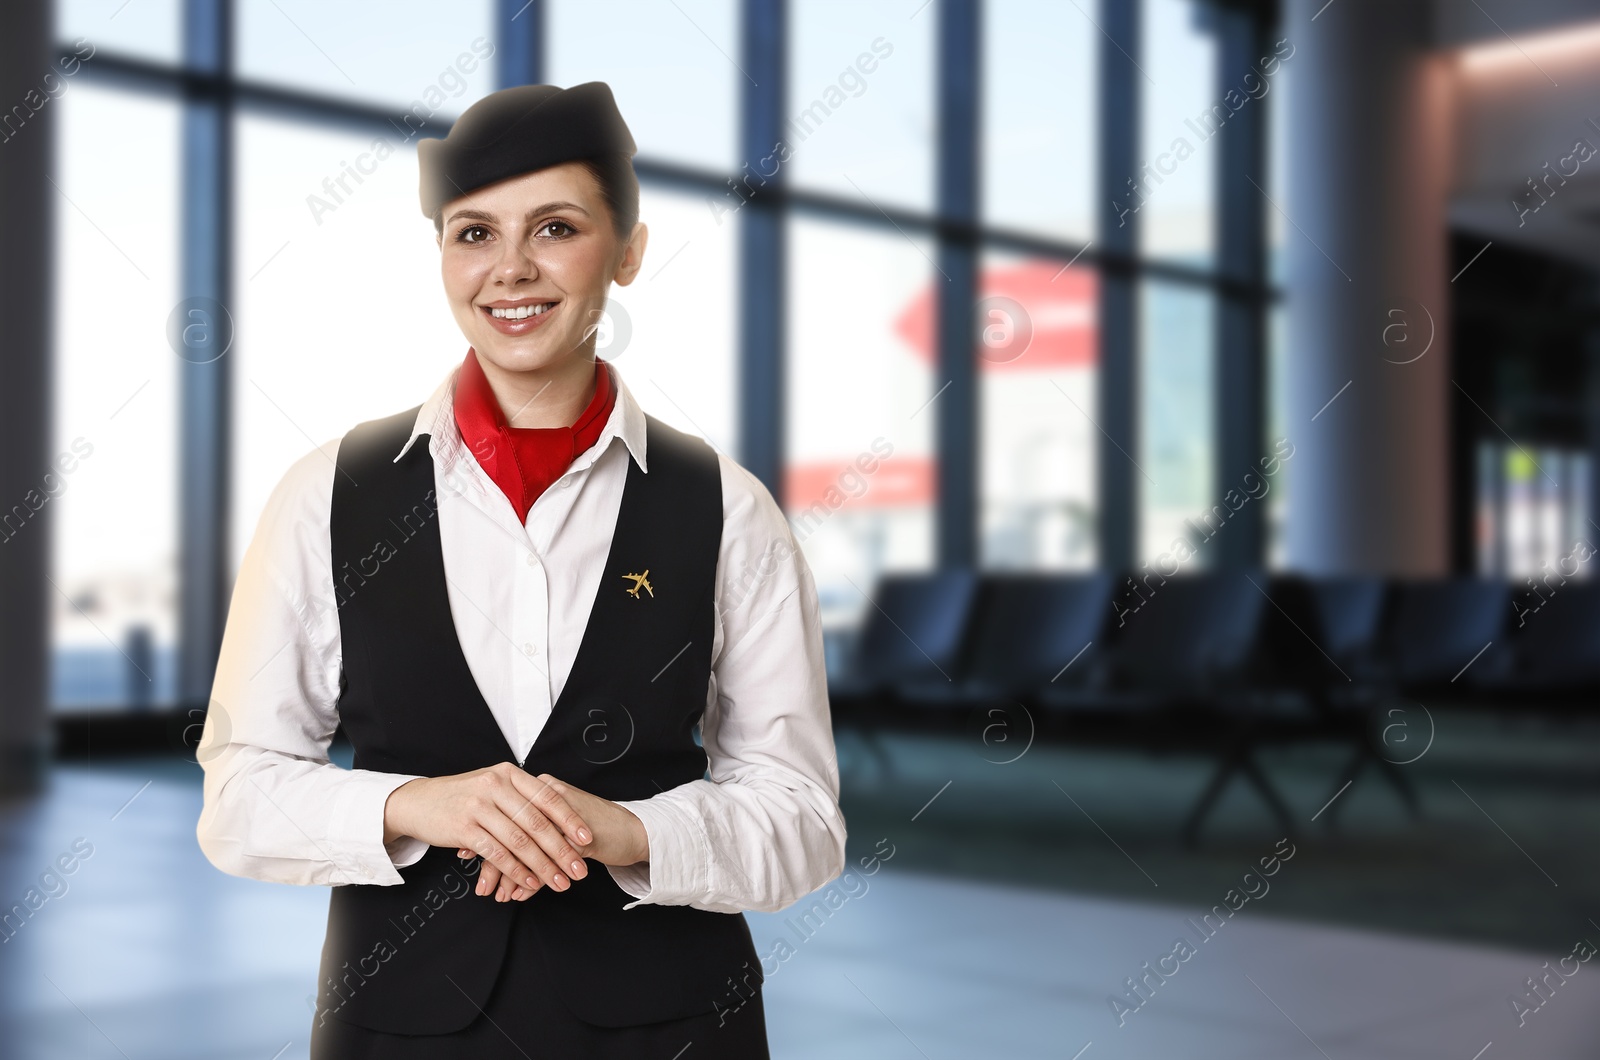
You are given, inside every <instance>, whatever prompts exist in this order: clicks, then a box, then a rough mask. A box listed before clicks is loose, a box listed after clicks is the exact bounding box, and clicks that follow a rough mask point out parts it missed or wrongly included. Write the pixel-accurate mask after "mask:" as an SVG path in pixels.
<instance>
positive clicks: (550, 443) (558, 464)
mask: <svg viewBox="0 0 1600 1060" xmlns="http://www.w3.org/2000/svg"><path fill="white" fill-rule="evenodd" d="M594 375H595V386H594V397H593V398H592V399H590V401H589V406H588V407H587V408H585V409H584V410H583V411H582V412H581V413H579V414H578V419H577V422H575V423H573V424H572V425H571V426H570V427H511V426H508V425H507V424H506V417H505V413H503V412H501V411H500V402H499V401H498V400H497V399H496V398H495V396H494V389H493V388H492V387H491V386H490V385H489V380H488V378H487V377H486V376H485V375H484V374H483V367H482V366H481V365H480V364H478V354H477V351H476V350H474V349H472V348H471V347H468V348H467V358H466V360H465V361H463V362H462V364H461V371H460V373H459V374H458V375H457V377H456V393H455V401H454V411H455V417H456V426H457V427H459V428H460V429H461V440H462V441H463V442H464V443H466V446H467V448H468V449H469V450H471V452H472V455H473V456H474V457H476V458H477V460H478V464H479V466H481V467H482V468H483V470H484V471H486V472H488V475H489V477H490V478H492V479H493V480H494V483H495V485H497V486H499V487H500V491H501V492H502V493H504V494H505V495H506V499H507V500H509V501H510V502H511V506H512V507H513V508H515V509H516V512H517V518H518V519H520V520H522V521H523V522H524V523H526V522H527V521H528V509H530V508H532V507H533V502H534V501H535V500H537V499H538V498H539V495H540V494H541V493H543V492H544V491H545V488H546V487H548V486H549V485H550V483H552V482H554V481H555V480H556V479H558V478H560V477H561V475H562V472H564V471H566V470H567V468H569V467H571V466H572V461H573V460H574V459H576V458H577V456H578V454H579V453H582V452H584V451H585V450H587V449H589V448H590V447H591V446H593V445H594V444H595V442H597V441H599V439H600V431H601V430H602V429H603V428H604V427H605V425H606V421H607V420H608V419H610V417H611V408H612V406H613V405H614V404H616V397H617V392H616V388H615V387H614V386H612V383H611V372H610V371H609V370H608V369H607V368H606V366H605V362H604V361H602V360H600V359H598V358H596V360H595V365H594Z"/></svg>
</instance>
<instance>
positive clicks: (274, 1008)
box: [0, 763, 1600, 1060]
mask: <svg viewBox="0 0 1600 1060" xmlns="http://www.w3.org/2000/svg"><path fill="white" fill-rule="evenodd" d="M185 770H187V771H190V772H192V773H193V774H194V775H193V776H192V777H187V776H186V772H185ZM130 800H131V801H130ZM199 800H200V789H199V784H198V769H197V767H195V766H194V765H193V763H189V764H188V765H187V766H184V765H183V764H182V763H174V764H173V765H171V766H162V767H157V766H153V765H152V766H150V767H149V768H145V769H141V768H139V767H138V766H123V767H119V768H117V769H116V770H95V771H89V770H85V769H80V768H68V769H61V770H58V771H57V773H56V775H55V779H54V782H53V785H52V789H51V790H50V792H49V793H48V794H47V795H46V796H44V797H43V798H41V799H38V800H35V801H32V802H29V803H24V804H17V805H13V806H11V807H9V808H8V809H6V810H5V811H4V813H3V815H0V835H3V837H4V840H5V842H4V847H3V849H4V856H3V858H0V901H3V902H4V904H5V905H6V906H10V905H11V904H13V903H15V902H17V901H19V900H20V899H21V898H22V896H23V895H24V894H25V893H26V891H27V889H28V888H29V887H30V886H36V885H38V882H39V881H38V877H39V875H40V874H41V873H42V872H45V871H46V869H47V866H49V865H50V864H51V863H53V862H55V860H56V859H57V858H58V857H59V856H60V855H61V854H63V853H67V852H69V851H70V850H71V849H72V847H73V843H74V842H75V841H76V840H78V839H79V838H81V839H82V840H84V841H85V842H86V843H88V844H90V845H91V846H92V849H93V852H92V853H91V854H89V855H88V856H87V857H85V858H82V860H81V862H80V864H79V865H78V866H77V868H76V871H74V872H73V873H72V874H71V875H70V876H65V877H63V878H62V880H63V882H64V883H65V885H66V886H65V888H64V889H63V888H62V887H61V886H59V885H52V886H51V888H50V889H51V891H53V892H54V893H55V897H52V898H50V899H49V900H48V901H47V902H46V903H45V904H44V905H43V906H42V907H41V908H40V909H39V910H38V911H37V913H36V914H35V916H34V917H33V918H32V919H31V920H30V921H28V922H27V923H26V924H25V925H24V926H23V927H22V928H21V929H20V930H18V931H17V933H16V935H15V936H14V937H13V938H11V939H10V940H9V941H8V942H6V943H4V944H3V945H0V984H3V988H0V1056H4V1057H5V1058H7V1060H47V1058H48V1060H61V1058H72V1060H93V1058H100V1057H105V1058H108V1060H109V1058H117V1057H123V1058H126V1060H146V1058H149V1060H157V1058H159V1060H188V1058H194V1060H202V1058H203V1060H234V1058H238V1060H274V1058H278V1060H289V1058H294V1057H304V1056H306V1055H307V1040H306V1039H307V1032H308V1030H309V1027H310V1021H311V1015H312V1011H311V1005H310V1002H309V997H310V995H311V993H312V990H313V985H314V971H315V966H316V958H317V954H318V951H319V947H320V945H321V941H322V931H323V927H324V917H325V914H326V909H327V892H326V890H323V889H313V888H306V889H301V888H294V887H285V886H278V885H273V884H265V883H259V882H256V881H251V880H242V879H236V878H233V877H229V876H225V875H223V874H221V873H219V872H217V871H216V870H215V869H214V868H212V867H211V865H210V864H209V863H208V862H207V861H206V860H205V858H204V857H203V856H202V855H201V853H200V851H199V849H198V848H197V847H196V845H195V842H194V822H195V819H196V816H197V814H198V812H199ZM79 849H84V848H83V847H82V846H80V848H79ZM1298 867H1300V866H1297V865H1296V864H1295V863H1294V862H1292V861H1291V862H1290V863H1288V864H1286V865H1284V866H1283V868H1282V870H1281V872H1282V876H1280V877H1279V881H1280V883H1288V882H1289V881H1290V879H1291V877H1292V874H1293V872H1294V871H1295V870H1296V868H1298ZM830 887H832V888H834V889H836V892H837V894H836V895H835V901H834V902H833V903H832V907H831V908H830V906H829V903H826V902H823V903H822V908H823V910H825V912H819V913H816V914H814V918H813V923H814V926H813V927H812V928H811V929H810V931H809V933H807V932H806V931H804V930H800V931H797V929H796V926H795V925H796V924H797V923H798V921H799V917H800V914H801V913H802V912H803V907H807V906H809V905H810V904H811V903H810V902H809V901H807V902H804V903H801V905H800V906H797V907H794V908H791V909H790V910H787V911H785V912H783V913H779V914H772V915H766V914H751V915H750V917H749V919H750V924H751V930H752V932H753V934H754V936H755V939H756V945H757V949H758V951H759V952H761V953H762V954H764V955H765V954H771V953H775V952H778V949H777V946H776V944H777V940H778V939H780V938H785V939H787V940H788V943H789V952H788V954H787V957H786V958H785V959H781V960H780V959H778V958H776V957H774V958H773V959H772V960H769V961H768V969H769V974H770V978H769V986H768V993H767V1002H766V1004H767V1013H768V1026H769V1028H770V1036H771V1040H772V1043H773V1055H774V1056H775V1057H781V1058H792V1060H799V1058H809V1057H817V1058H827V1060H851V1058H856V1057H860V1058H868V1057H870V1058H872V1060H897V1058H905V1060H917V1058H918V1057H923V1058H926V1060H946V1058H948V1060H955V1058H958V1057H962V1058H966V1057H984V1058H987V1057H1016V1058H1028V1057H1040V1058H1046V1057H1048V1058H1053V1060H1073V1058H1074V1057H1081V1058H1082V1060H1110V1058H1114V1057H1126V1058H1137V1060H1150V1058H1173V1060H1180V1058H1181V1060H1204V1058H1211V1057H1215V1058H1224V1057H1225V1058H1228V1060H1246V1058H1261V1060H1295V1058H1305V1060H1317V1058H1318V1057H1322V1058H1324V1060H1367V1058H1370V1060H1409V1058H1413V1057H1415V1058H1418V1060H1421V1058H1447V1060H1474V1058H1475V1057H1479V1056H1481V1057H1482V1060H1503V1058H1509V1057H1528V1058H1535V1057H1537V1058H1540V1060H1564V1058H1571V1060H1592V1058H1594V1057H1596V1056H1600V961H1597V962H1593V963H1592V964H1586V965H1582V966H1580V970H1579V971H1578V972H1577V974H1576V975H1575V976H1573V978H1572V979H1571V980H1570V981H1569V982H1567V983H1566V984H1565V985H1563V986H1561V987H1559V988H1558V989H1557V990H1556V991H1555V992H1554V994H1553V996H1552V998H1551V999H1550V1000H1549V1001H1548V1003H1546V1004H1545V1006H1544V1007H1543V1008H1542V1009H1541V1010H1540V1011H1538V1012H1536V1013H1535V1014H1534V1015H1532V1016H1531V1017H1529V1018H1528V1020H1527V1026H1525V1027H1519V1026H1518V1024H1517V1019H1516V1017H1515V1016H1514V1015H1513V1014H1512V1011H1511V1008H1510V1006H1509V1004H1508V1002H1507V997H1508V996H1509V995H1511V994H1513V993H1514V992H1515V993H1520V991H1519V986H1520V984H1522V982H1523V980H1524V979H1525V978H1526V977H1527V976H1529V975H1533V974H1535V973H1536V972H1539V973H1542V971H1543V969H1542V968H1541V965H1542V963H1543V962H1544V961H1546V960H1549V961H1551V962H1552V963H1553V962H1554V961H1555V959H1556V958H1558V957H1559V956H1562V953H1560V952H1550V953H1516V952H1509V951H1503V950H1492V949H1486V948H1481V947H1470V946H1458V945H1450V944H1446V943H1437V942H1418V941H1413V940H1403V939H1400V938H1396V937H1393V936H1387V935H1382V934H1378V933H1372V932H1357V931H1352V930H1348V929H1332V928H1324V927H1317V926H1312V925H1306V924H1300V923H1296V922H1294V921H1288V920H1284V919H1281V918H1276V917H1272V916H1267V915H1255V914H1257V913H1259V912H1260V911H1261V910H1260V909H1258V908H1252V907H1253V906H1258V905H1259V906H1260V907H1265V906H1266V905H1268V904H1269V903H1271V901H1272V898H1273V896H1272V894H1271V893H1270V892H1269V893H1268V894H1266V895H1264V896H1263V897H1262V898H1260V899H1257V900H1256V901H1255V902H1252V903H1250V904H1247V905H1245V906H1244V908H1243V909H1241V910H1240V911H1239V913H1238V914H1237V915H1236V916H1235V917H1234V918H1233V920H1231V921H1230V922H1229V923H1228V924H1227V925H1226V926H1225V927H1223V928H1222V929H1221V930H1220V931H1219V932H1218V933H1217V934H1216V935H1215V937H1213V938H1211V939H1209V940H1208V941H1201V936H1200V935H1199V933H1198V932H1197V931H1196V930H1195V928H1194V927H1193V926H1191V925H1190V924H1189V923H1188V922H1187V921H1186V918H1188V917H1195V918H1197V919H1198V917H1199V915H1200V913H1201V912H1202V911H1203V910H1202V909H1201V908H1200V907H1198V906H1194V907H1191V906H1186V905H1183V904H1178V905H1174V906H1164V905H1160V904H1151V903H1149V902H1139V903H1133V902H1121V901H1116V900H1110V899H1087V898H1078V897H1072V896H1067V895H1062V894H1058V893H1052V892H1047V891H1043V890H1032V889H1025V888H1020V887H1011V886H1004V885H998V884H987V883H972V882H956V881H951V880H948V879H943V878H939V877H935V876H931V875H925V874H921V873H918V872H912V871H908V870H906V869H904V868H902V867H897V866H895V865H894V864H893V862H892V861H891V862H889V863H888V864H886V865H884V866H883V867H882V868H881V869H880V870H879V871H877V872H876V873H874V874H872V875H870V876H862V875H859V874H856V873H854V872H853V873H852V874H851V875H850V876H847V877H846V878H843V879H841V880H840V881H836V882H835V883H834V884H832V885H830ZM826 890H827V888H824V891H826ZM1220 897H1221V896H1220V895H1219V899H1220ZM1596 914H1597V917H1596V918H1597V919H1600V909H1597V910H1596ZM1576 930H1577V929H1575V931H1576ZM1588 934H1589V937H1590V938H1591V939H1594V940H1595V941H1600V927H1596V928H1595V930H1593V931H1590V932H1588ZM1179 935H1183V936H1186V937H1187V938H1188V939H1189V940H1190V941H1191V942H1193V943H1194V945H1195V948H1196V951H1197V952H1195V953H1194V955H1193V956H1192V957H1190V958H1189V960H1188V961H1187V962H1185V963H1183V964H1181V965H1179V966H1178V971H1177V972H1176V973H1175V974H1173V975H1172V976H1171V977H1170V978H1169V979H1167V981H1166V982H1164V983H1161V984H1159V985H1158V986H1155V987H1154V988H1153V989H1151V990H1149V991H1148V992H1149V994H1150V997H1149V1000H1148V1001H1147V1002H1146V1003H1145V1004H1144V1005H1143V1007H1142V1008H1140V1009H1138V1010H1137V1011H1134V1012H1132V1013H1131V1014H1130V1015H1128V1016H1127V1019H1126V1024H1125V1025H1122V1026H1119V1024H1118V1020H1117V1018H1116V1017H1115V1016H1114V1015H1113V1014H1112V1011H1111V1008H1110V1006H1109V1004H1108V1003H1107V997H1108V995H1111V994H1113V993H1117V994H1125V993H1126V991H1125V989H1124V988H1123V986H1122V981H1123V980H1124V978H1125V977H1127V976H1132V975H1135V974H1140V975H1142V974H1143V972H1142V969H1141V967H1140V965H1141V964H1142V963H1143V962H1147V961H1148V962H1151V963H1152V964H1154V963H1155V961H1156V958H1157V957H1159V956H1160V955H1162V954H1165V953H1169V952H1171V950H1172V946H1173V941H1174V939H1175V938H1177V937H1178V936H1179ZM1576 938H1577V934H1575V936H1574V941H1576ZM1169 967H1170V965H1169ZM1491 1043H1492V1044H1491ZM693 1053H694V1050H693V1047H692V1046H691V1048H690V1050H689V1052H687V1053H685V1054H684V1060H693ZM662 1060H668V1058H662Z"/></svg>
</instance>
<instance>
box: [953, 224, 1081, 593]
mask: <svg viewBox="0 0 1600 1060" xmlns="http://www.w3.org/2000/svg"><path fill="white" fill-rule="evenodd" d="M978 296H979V297H978V305H977V310H978V312H977V317H978V329H979V341H978V346H977V350H976V358H977V366H978V385H979V388H980V392H981V394H982V400H981V404H980V409H979V422H980V424H981V431H982V436H981V439H980V445H981V452H982V462H981V465H980V470H979V485H980V492H981V496H982V513H981V518H982V521H981V524H980V526H981V532H982V538H981V560H980V561H981V563H982V565H983V566H985V567H992V568H1016V569H1048V568H1056V569H1060V568H1082V567H1089V566H1092V565H1093V563H1094V560H1095V555H1096V551H1097V549H1096V546H1095V512H1096V510H1097V508H1098V505H1097V504H1096V501H1095V484H1096V464H1095V461H1096V459H1097V456H1096V454H1097V453H1098V452H1099V442H1098V433H1099V432H1098V429H1097V428H1096V427H1095V424H1094V419H1093V417H1094V414H1095V405H1096V390H1097V385H1098V382H1099V326H1098V309H1099V302H1098V299H1099V283H1098V276H1097V274H1096V272H1095V270H1094V269H1092V268H1089V267H1087V266H1084V265H1071V266H1069V265H1068V264H1067V263H1066V262H1062V261H1055V260H1053V259H1047V258H1028V257H1022V256H1018V255H1012V254H1001V253H990V254H986V255H985V256H984V259H983V271H982V274H981V276H980V279H979V290H978Z"/></svg>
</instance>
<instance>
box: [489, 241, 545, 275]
mask: <svg viewBox="0 0 1600 1060" xmlns="http://www.w3.org/2000/svg"><path fill="white" fill-rule="evenodd" d="M501 246H502V247H503V248H504V249H502V250H501V252H500V260H499V261H498V262H497V263H496V264H495V275H496V277H497V278H499V279H501V280H504V281H506V282H507V283H516V282H517V281H519V280H523V279H530V280H531V279H537V278H538V275H539V266H538V264H537V263H536V262H535V261H534V259H533V255H532V254H530V253H528V249H527V248H526V247H525V246H523V244H521V243H520V242H517V241H516V240H509V239H508V240H506V241H505V242H504V243H502V244H501Z"/></svg>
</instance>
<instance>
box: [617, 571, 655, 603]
mask: <svg viewBox="0 0 1600 1060" xmlns="http://www.w3.org/2000/svg"><path fill="white" fill-rule="evenodd" d="M623 577H624V578H632V579H633V588H632V589H629V590H628V595H629V596H632V597H636V598H639V590H640V589H643V590H644V591H645V592H647V593H649V594H650V595H651V596H655V594H656V591H655V590H654V589H652V588H650V568H649V567H646V568H645V569H644V573H643V574H624V575H623Z"/></svg>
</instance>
